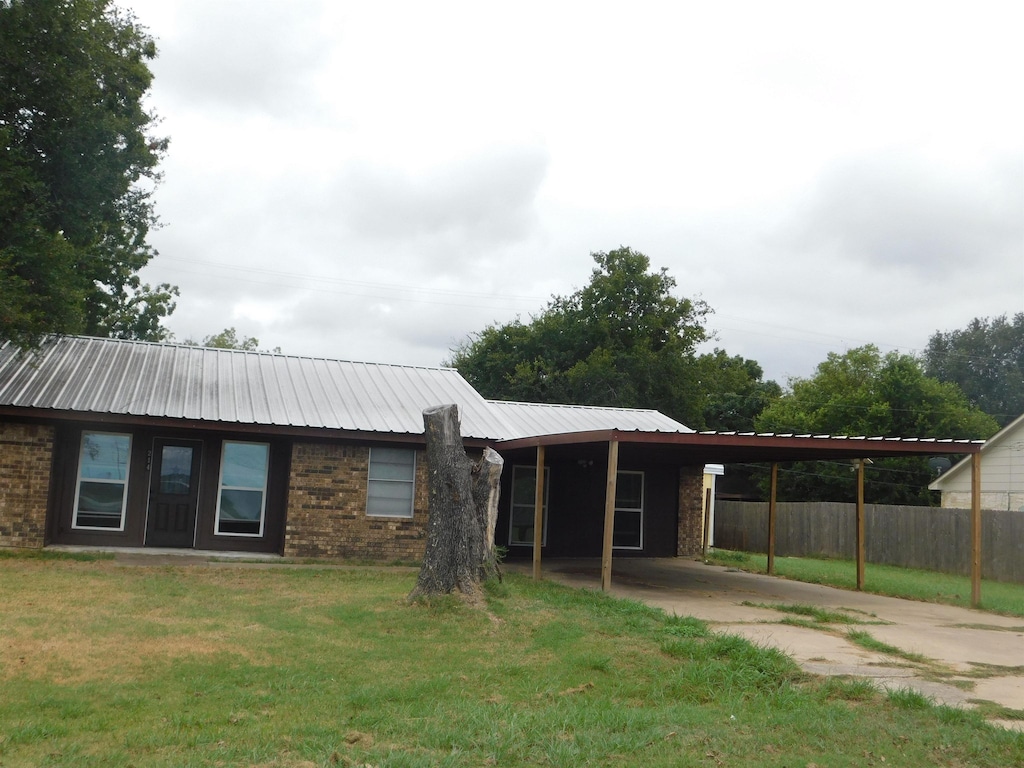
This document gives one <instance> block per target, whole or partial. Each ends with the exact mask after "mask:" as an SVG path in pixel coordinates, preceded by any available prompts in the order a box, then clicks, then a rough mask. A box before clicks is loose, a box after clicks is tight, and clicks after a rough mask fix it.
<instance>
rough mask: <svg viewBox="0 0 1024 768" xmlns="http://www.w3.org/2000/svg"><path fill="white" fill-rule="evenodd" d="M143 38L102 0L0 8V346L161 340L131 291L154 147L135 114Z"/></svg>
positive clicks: (155, 301)
mask: <svg viewBox="0 0 1024 768" xmlns="http://www.w3.org/2000/svg"><path fill="white" fill-rule="evenodd" d="M155 56H156V46H155V44H154V42H153V40H152V38H151V37H150V36H149V35H148V34H147V33H146V32H145V30H144V29H143V28H142V27H140V26H139V25H138V24H137V23H136V21H135V19H134V18H133V17H132V16H131V15H130V14H128V13H126V12H124V11H121V10H119V9H118V8H116V7H115V6H113V5H112V4H111V2H110V0H0V338H5V339H11V340H13V341H14V342H15V343H17V344H19V345H20V346H22V347H29V346H33V345H35V344H38V342H39V341H40V339H41V338H42V337H43V336H44V335H46V334H49V333H87V334H90V335H100V336H114V337H120V338H139V339H150V340H160V339H163V338H166V337H167V332H166V330H165V329H164V328H163V327H162V326H161V325H160V322H161V319H162V318H164V317H166V316H167V315H168V314H170V313H171V312H172V311H173V310H174V297H175V296H176V295H177V288H175V287H172V286H170V285H166V284H163V285H159V286H157V287H156V288H152V287H151V286H149V285H146V284H143V283H142V282H141V280H140V279H139V276H138V274H137V273H138V271H139V270H140V269H141V268H142V267H143V266H145V264H146V263H147V262H148V261H149V260H150V258H152V256H153V255H154V251H153V249H152V248H151V247H150V246H149V245H148V244H147V243H146V237H147V235H148V232H149V229H150V227H151V226H153V225H154V224H155V222H156V218H155V216H154V213H153V207H152V202H151V199H150V198H151V195H152V189H153V184H154V183H155V182H156V181H157V179H158V174H157V172H156V166H157V163H158V162H159V159H160V157H161V155H162V154H163V153H164V151H165V150H166V148H167V140H166V139H162V138H155V137H152V136H151V135H149V133H148V132H149V131H150V130H151V129H152V128H153V125H154V117H153V115H152V114H151V113H148V112H147V111H146V110H145V109H144V108H143V105H142V99H143V96H144V95H145V93H146V91H147V89H148V88H149V86H150V82H151V81H152V74H151V73H150V70H149V67H148V65H147V62H148V61H150V60H152V59H153V58H154V57H155Z"/></svg>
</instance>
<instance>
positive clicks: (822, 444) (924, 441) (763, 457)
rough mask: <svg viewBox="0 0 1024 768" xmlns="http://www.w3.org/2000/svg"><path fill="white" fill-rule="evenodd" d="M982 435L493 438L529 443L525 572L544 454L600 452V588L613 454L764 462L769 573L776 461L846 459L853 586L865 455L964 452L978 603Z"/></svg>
mask: <svg viewBox="0 0 1024 768" xmlns="http://www.w3.org/2000/svg"><path fill="white" fill-rule="evenodd" d="M983 444H984V441H982V440H953V439H938V438H900V437H845V436H832V435H793V434H782V435H780V434H757V433H753V432H750V433H737V432H690V433H685V432H644V431H634V432H627V431H620V430H596V431H589V432H574V433H563V434H549V435H539V436H534V437H525V438H519V439H515V440H506V441H502V442H500V443H499V444H498V445H497V447H498V449H499V450H518V449H524V448H532V449H534V450H535V452H536V466H537V471H536V473H535V474H536V493H535V496H534V525H533V531H534V541H533V577H534V578H535V579H540V578H542V575H543V571H542V563H541V550H542V532H543V503H544V480H543V479H544V462H545V453H546V452H547V451H549V450H551V451H573V452H578V453H579V454H580V455H581V456H584V455H587V454H593V453H594V452H595V451H601V452H603V451H605V450H606V451H607V456H608V462H607V468H608V469H607V478H606V484H605V507H604V528H603V546H602V555H601V588H602V589H603V590H604V591H608V589H609V588H610V587H611V574H612V535H613V531H614V521H615V491H616V480H617V476H618V467H619V458H620V454H621V453H623V452H629V453H630V454H631V455H633V456H637V455H645V454H647V455H657V456H658V457H659V458H661V459H662V460H670V461H672V462H675V463H676V464H678V465H679V466H694V465H702V464H733V463H768V464H771V467H772V470H771V493H770V497H769V502H768V523H767V524H768V573H769V574H770V575H774V572H775V517H776V490H777V485H778V467H779V464H780V463H782V462H789V461H829V460H832V461H835V460H848V461H850V462H852V463H853V465H854V466H855V467H856V470H857V513H856V525H857V535H856V542H857V546H856V549H857V589H858V590H863V588H864V465H865V462H866V461H867V460H869V459H876V458H887V457H895V456H950V455H956V456H961V455H965V454H966V455H970V456H971V458H972V463H971V604H972V605H974V606H977V605H979V604H980V602H981V461H980V458H981V454H980V451H981V446H982V445H983Z"/></svg>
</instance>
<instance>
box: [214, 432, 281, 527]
mask: <svg viewBox="0 0 1024 768" xmlns="http://www.w3.org/2000/svg"><path fill="white" fill-rule="evenodd" d="M269 466H270V445H269V444H268V443H241V442H234V441H230V440H225V441H224V446H223V448H222V449H221V458H220V487H219V491H218V493H217V525H216V528H215V529H214V532H215V533H217V534H218V535H221V536H250V537H258V536H262V535H263V522H264V518H265V517H266V512H267V470H268V468H269Z"/></svg>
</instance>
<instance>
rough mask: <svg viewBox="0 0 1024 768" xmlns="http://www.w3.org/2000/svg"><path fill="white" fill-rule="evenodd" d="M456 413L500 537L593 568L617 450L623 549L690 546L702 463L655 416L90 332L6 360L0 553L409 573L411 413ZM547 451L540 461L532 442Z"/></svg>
mask: <svg viewBox="0 0 1024 768" xmlns="http://www.w3.org/2000/svg"><path fill="white" fill-rule="evenodd" d="M441 403H455V404H457V405H458V407H459V412H460V416H461V420H462V433H463V437H464V441H465V444H466V447H467V450H468V451H470V452H473V451H479V450H482V449H483V448H484V447H485V446H492V447H494V448H495V449H496V450H497V451H498V452H499V453H500V454H502V456H503V457H504V459H505V471H504V473H503V475H502V501H501V507H500V516H499V521H498V528H497V534H496V542H497V543H498V544H499V545H503V546H506V547H508V549H509V552H510V555H511V556H515V555H517V554H527V555H528V554H529V553H530V552H531V551H532V546H533V528H534V526H533V514H534V503H533V498H534V496H533V494H534V489H535V484H536V477H537V456H538V455H540V456H542V457H544V459H543V467H544V475H545V484H544V494H545V501H544V510H543V519H544V532H543V537H542V538H543V547H544V553H545V556H599V555H601V553H602V521H603V518H604V514H605V487H606V474H607V472H608V466H609V461H611V460H610V459H609V456H608V453H607V451H606V446H607V445H608V444H609V443H608V441H609V440H610V439H611V440H613V441H614V442H616V444H618V440H619V438H622V452H621V454H617V456H618V458H616V459H615V462H616V471H615V472H614V473H613V474H614V475H615V476H616V477H617V479H618V482H617V485H616V488H617V490H616V492H615V499H614V506H615V516H614V520H615V531H614V542H613V546H614V548H615V550H616V553H617V554H625V555H639V556H674V555H684V554H692V553H695V552H697V551H698V550H699V548H700V535H701V515H702V509H701V505H702V498H701V496H702V493H701V486H702V480H703V478H702V467H703V461H702V460H700V458H699V456H698V455H697V454H695V453H693V452H692V451H689V452H680V450H678V449H677V448H675V449H674V447H673V446H672V445H663V444H662V443H661V442H659V440H661V439H667V440H669V441H670V442H671V438H672V437H673V436H675V437H679V436H685V435H692V430H689V429H688V428H686V427H685V426H683V425H682V424H679V423H678V422H675V421H673V420H672V419H669V418H667V417H666V416H664V415H662V414H660V413H657V412H656V411H646V410H630V409H616V408H591V407H581V406H559V405H536V404H528V403H498V402H493V401H487V400H485V399H484V398H483V397H481V396H480V394H479V393H477V392H476V391H475V390H474V389H473V388H472V387H471V386H470V385H469V384H468V383H467V382H466V381H465V379H463V378H462V376H461V375H460V374H459V373H458V372H457V371H455V370H452V369H446V368H425V367H412V366H396V365H380V364H369V363H354V362H346V361H339V360H327V359H319V358H309V357H296V356H288V355H277V354H267V353H256V352H242V351H235V350H220V349H207V348H202V347H191V346H183V345H174V344H151V343H144V342H133V341H121V340H113V339H94V338H81V337H62V338H55V339H51V340H49V341H48V342H47V343H46V344H45V345H44V346H43V348H42V349H41V350H40V352H39V354H37V355H23V354H19V353H18V351H17V350H16V349H14V348H13V347H11V346H10V345H5V346H3V347H0V546H2V547H29V548H39V547H43V546H45V545H48V544H77V545H96V546H105V547H111V546H113V547H163V548H195V549H202V550H212V551H242V552H265V553H277V554H281V555H284V556H286V557H346V558H360V559H372V560H382V561H388V560H416V559H419V557H420V556H421V555H422V552H423V547H424V544H425V529H426V518H427V467H426V462H425V460H424V450H423V449H424V439H423V421H422V411H423V410H424V409H425V408H427V407H430V406H433V405H437V404H441ZM542 444H543V445H545V446H546V453H544V452H543V450H544V449H542V448H540V447H538V446H541V445H542Z"/></svg>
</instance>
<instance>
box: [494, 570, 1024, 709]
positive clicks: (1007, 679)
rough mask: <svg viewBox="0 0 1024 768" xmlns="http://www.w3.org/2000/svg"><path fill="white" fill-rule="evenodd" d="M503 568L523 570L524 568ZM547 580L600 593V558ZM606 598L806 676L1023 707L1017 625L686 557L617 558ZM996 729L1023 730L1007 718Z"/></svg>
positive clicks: (1021, 633)
mask: <svg viewBox="0 0 1024 768" xmlns="http://www.w3.org/2000/svg"><path fill="white" fill-rule="evenodd" d="M506 567H507V568H508V569H510V570H519V571H522V572H525V573H529V572H530V566H529V564H526V563H522V564H520V563H516V562H511V563H507V564H506ZM544 577H545V578H550V579H553V580H556V581H558V582H561V583H565V584H568V585H571V586H575V587H580V588H584V589H600V583H601V581H600V577H601V570H600V561H598V560H559V561H550V562H547V563H545V564H544ZM611 593H612V594H613V595H616V596H619V597H625V598H630V599H634V600H640V601H642V602H644V603H647V604H649V605H653V606H656V607H658V608H661V609H663V610H665V611H667V612H670V613H675V614H678V615H685V616H695V617H697V618H700V619H702V620H704V621H707V622H708V623H709V624H710V625H711V626H712V627H713V628H714V629H715V630H717V631H720V632H728V633H732V634H738V635H742V636H743V637H746V638H747V639H749V640H751V641H752V642H755V643H758V644H760V645H764V646H772V647H776V648H779V649H781V650H783V651H785V652H786V653H788V654H789V655H791V656H792V657H793V658H794V660H795V661H796V662H797V663H798V664H799V665H800V666H801V668H803V669H804V670H806V671H807V672H810V673H812V674H818V675H849V676H855V677H862V678H867V679H870V680H872V681H873V682H874V683H875V684H876V685H878V686H879V687H883V688H888V689H899V688H911V689H913V690H916V691H919V692H920V693H922V694H924V695H926V696H928V697H930V698H932V699H933V700H934V701H936V702H937V703H941V704H948V705H951V706H971V704H970V702H971V700H981V701H990V702H993V703H995V704H998V705H1000V706H1003V707H1008V708H1011V709H1017V710H1024V620H1022V619H1020V618H1013V617H1006V616H999V615H996V614H991V613H986V612H984V611H976V610H971V609H966V608H957V607H954V606H948V605H937V604H933V603H924V602H917V601H913V600H901V599H899V598H892V597H882V596H880V595H871V594H867V593H863V592H853V591H848V590H842V589H836V588H834V587H825V586H822V585H820V584H805V583H803V582H798V581H789V580H786V579H782V578H776V577H771V576H763V575H760V574H753V573H745V572H743V571H737V570H735V569H731V568H724V567H722V566H716V565H707V564H705V563H702V562H700V561H698V560H689V559H684V558H671V559H646V558H643V559H642V558H632V559H629V558H620V559H617V560H616V561H615V563H614V564H613V569H612V589H611ZM772 604H781V605H793V604H798V605H813V606H817V607H820V608H825V609H828V610H832V611H841V612H845V613H847V614H849V615H851V616H855V617H857V618H860V619H862V620H863V621H864V622H865V623H863V624H857V625H846V624H831V625H827V626H826V627H824V628H822V629H817V628H805V627H799V626H792V625H788V624H780V623H779V622H780V621H781V620H782V619H783V618H785V617H786V615H787V614H785V613H783V612H780V611H777V610H773V609H772V608H771V607H770V606H771V605H772ZM850 629H856V630H858V631H864V632H867V633H868V634H870V635H871V636H872V637H873V638H875V639H876V640H879V641H881V642H883V643H886V644H887V645H890V646H893V647H895V648H897V649H899V650H900V651H903V652H906V653H915V654H920V655H921V656H923V657H925V660H924V661H922V662H913V661H909V660H907V659H906V658H903V657H902V656H900V655H898V654H897V655H890V654H885V653H878V652H874V651H867V650H865V649H864V648H862V647H860V646H859V645H856V644H854V643H853V642H851V641H850V640H849V639H848V638H847V637H846V634H847V632H848V631H849V630H850ZM1001 724H1009V727H1014V728H1019V727H1020V726H1021V723H1020V722H1019V721H1014V720H1007V721H1003V722H1002V723H1001Z"/></svg>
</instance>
